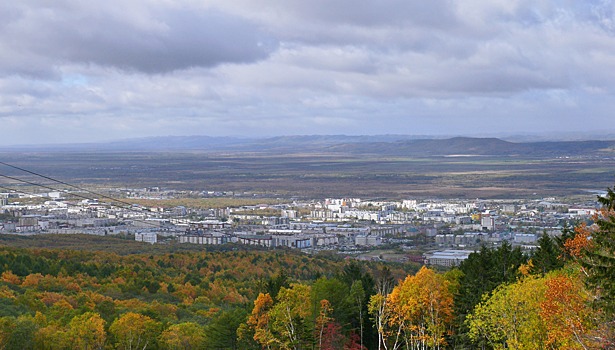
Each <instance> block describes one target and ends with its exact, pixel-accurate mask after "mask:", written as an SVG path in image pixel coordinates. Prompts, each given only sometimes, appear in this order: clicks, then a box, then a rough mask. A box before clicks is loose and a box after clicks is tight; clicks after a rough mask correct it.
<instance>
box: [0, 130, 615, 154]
mask: <svg viewBox="0 0 615 350" xmlns="http://www.w3.org/2000/svg"><path fill="white" fill-rule="evenodd" d="M4 150H6V151H37V152H41V151H47V152H78V151H84V152H177V151H204V152H231V153H235V152H237V153H253V152H254V153H346V154H357V155H358V154H376V155H378V154H381V155H391V156H468V155H476V156H488V155H491V156H535V157H543V156H579V155H609V156H615V140H613V141H598V140H594V141H542V142H510V141H505V140H502V139H498V138H473V137H453V138H445V139H437V138H433V137H432V138H429V137H426V136H406V135H379V136H346V135H307V136H279V137H271V138H238V137H209V136H185V137H180V136H168V137H150V138H139V139H128V140H123V141H116V142H109V143H90V144H64V145H50V146H20V147H10V148H4Z"/></svg>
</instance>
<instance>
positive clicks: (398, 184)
mask: <svg viewBox="0 0 615 350" xmlns="http://www.w3.org/2000/svg"><path fill="white" fill-rule="evenodd" d="M0 161H2V162H5V163H8V164H11V165H15V166H18V167H21V168H24V169H28V170H30V171H32V172H36V173H40V174H43V175H46V176H48V177H51V178H54V179H59V180H62V181H66V182H68V183H71V184H75V185H78V186H95V187H98V188H102V187H128V188H142V187H153V186H157V187H161V188H164V189H175V190H194V191H220V192H221V191H233V192H234V193H235V195H239V196H256V197H268V198H275V197H280V198H302V199H308V198H325V197H360V198H365V199H375V198H386V199H402V198H491V199H497V198H502V199H504V198H541V197H546V196H576V195H589V194H592V193H593V192H594V191H603V190H606V188H607V187H612V186H613V184H614V183H615V155H613V154H607V155H600V156H596V155H590V156H582V155H581V156H574V157H552V156H547V157H529V156H528V157H523V156H518V155H516V156H488V155H486V156H485V155H482V156H481V155H474V156H470V155H468V156H425V157H416V156H408V157H404V156H399V155H395V156H387V155H382V154H349V153H335V152H328V153H327V152H322V153H319V152H313V151H309V152H293V153H275V152H261V153H258V152H254V153H250V152H218V153H215V152H205V151H171V152H159V151H153V152H149V151H148V152H107V151H104V152H94V151H91V152H90V151H88V152H79V151H70V152H52V151H50V152H42V151H36V152H33V151H30V152H0ZM0 175H4V177H1V178H0V186H3V187H4V188H11V189H16V190H19V189H20V188H25V187H28V188H32V185H31V184H30V185H28V184H24V183H20V182H19V181H16V180H14V179H10V178H7V177H6V176H11V177H15V178H18V179H20V180H26V181H29V182H32V183H34V184H42V185H45V186H48V187H52V188H61V187H62V186H61V185H59V184H57V183H54V182H52V181H50V180H48V179H43V178H40V177H37V176H34V175H32V174H28V173H25V172H22V171H19V170H16V169H14V168H10V167H7V166H5V165H0ZM0 191H2V189H0ZM41 191H42V190H41Z"/></svg>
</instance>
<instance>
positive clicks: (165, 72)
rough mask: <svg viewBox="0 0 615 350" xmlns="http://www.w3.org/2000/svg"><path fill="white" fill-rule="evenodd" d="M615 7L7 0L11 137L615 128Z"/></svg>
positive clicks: (543, 1)
mask: <svg viewBox="0 0 615 350" xmlns="http://www.w3.org/2000/svg"><path fill="white" fill-rule="evenodd" d="M614 12H615V5H614V2H613V1H599V0H590V1H582V2H580V1H573V0H562V1H556V0H551V1H548V0H539V1H529V0H513V1H510V0H509V1H504V0H502V1H500V0H497V1H488V2H485V1H480V0H459V1H452V0H434V1H427V2H425V1H418V0H412V1H402V0H384V1H363V2H356V1H351V0H326V1H325V0H315V1H302V0H233V1H230V0H229V1H218V0H211V1H196V0H195V1H188V0H185V1H170V0H169V1H154V0H151V1H148V0H127V1H121V2H120V1H117V0H111V1H103V2H95V3H89V2H75V1H69V0H59V1H53V2H41V1H36V0H24V1H19V2H5V3H3V4H1V5H0V123H2V125H3V130H6V131H7V133H10V134H11V136H10V137H5V138H3V139H2V141H0V143H3V144H8V143H24V142H26V143H27V142H39V141H45V140H53V141H59V140H64V139H65V140H66V141H73V140H78V139H79V140H81V139H87V140H92V139H113V138H119V137H129V136H130V135H134V136H142V135H156V134H160V135H164V134H182V133H187V134H193V133H195V132H196V131H199V132H197V133H200V131H201V130H202V133H203V134H233V135H237V134H254V133H264V134H267V135H273V134H295V133H346V132H347V133H354V134H357V133H365V134H369V133H402V132H406V133H428V132H437V133H448V134H457V133H459V132H462V131H463V132H471V131H473V130H475V129H476V128H481V127H484V128H485V130H493V131H494V132H498V131H509V130H511V129H514V130H515V131H519V132H522V131H523V130H530V129H531V131H536V130H535V129H536V128H541V127H542V128H551V129H553V130H555V131H557V130H561V131H570V130H576V129H582V128H587V127H588V125H592V124H593V125H610V124H609V121H610V120H611V119H610V118H611V115H610V111H611V110H613V108H612V107H613V106H612V104H613V102H612V100H613V99H612V95H613V93H614V92H615V73H613V72H615V51H613V49H612V48H613V47H615V25H614V23H615V17H614ZM383 120H386V121H387V122H386V123H382V121H383ZM578 120H583V121H584V122H578ZM470 121H471V122H470ZM62 125H66V127H62ZM470 125H471V126H470ZM594 129H595V128H594ZM69 130H70V132H69ZM48 134H49V135H51V134H53V136H45V135H48ZM32 135H36V136H32Z"/></svg>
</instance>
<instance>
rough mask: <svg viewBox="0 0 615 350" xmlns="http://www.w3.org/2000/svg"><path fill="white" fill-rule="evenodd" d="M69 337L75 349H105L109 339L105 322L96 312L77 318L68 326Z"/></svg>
mask: <svg viewBox="0 0 615 350" xmlns="http://www.w3.org/2000/svg"><path fill="white" fill-rule="evenodd" d="M68 336H69V338H70V340H71V347H72V348H73V349H82V350H93V349H104V347H105V340H106V338H107V334H106V332H105V320H103V319H102V318H101V317H100V315H99V314H97V313H94V312H86V313H84V314H82V315H78V316H75V317H73V319H72V320H71V321H70V323H69V324H68Z"/></svg>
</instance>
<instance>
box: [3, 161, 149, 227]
mask: <svg viewBox="0 0 615 350" xmlns="http://www.w3.org/2000/svg"><path fill="white" fill-rule="evenodd" d="M0 163H2V162H0ZM0 177H4V178H7V179H10V180H14V181H18V182H21V183H25V184H28V185H31V186H37V187H42V188H46V189H48V190H52V191H59V190H58V189H56V188H53V187H49V186H46V185H42V184H37V183H34V182H31V181H27V180H23V179H19V178H16V177H13V176H8V175H4V174H0ZM45 178H46V177H45ZM73 187H75V186H73ZM0 188H2V189H5V190H7V191H14V192H18V193H23V194H27V195H30V196H36V195H35V194H32V193H27V192H24V191H19V190H15V189H12V188H8V187H4V186H0ZM60 192H64V191H60ZM71 194H72V195H73V196H75V197H79V198H82V199H87V200H96V199H95V198H90V197H87V196H82V195H79V194H75V193H71ZM109 205H110V206H112V207H116V208H120V209H125V210H128V211H132V212H134V213H139V214H143V212H142V211H138V210H134V209H132V208H131V207H132V204H129V205H130V207H129V208H124V207H122V206H119V205H115V204H112V203H109ZM130 220H132V221H136V222H142V223H145V224H148V225H152V226H156V227H158V225H156V224H154V223H152V222H149V221H146V220H141V219H135V218H130Z"/></svg>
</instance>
